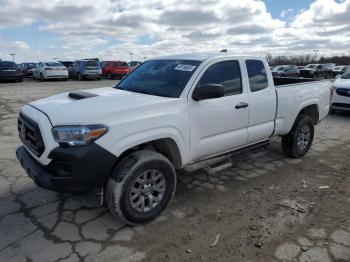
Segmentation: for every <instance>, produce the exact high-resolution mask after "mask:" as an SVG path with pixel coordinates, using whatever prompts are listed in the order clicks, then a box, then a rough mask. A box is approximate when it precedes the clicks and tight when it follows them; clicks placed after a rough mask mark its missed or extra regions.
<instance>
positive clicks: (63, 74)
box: [33, 62, 68, 81]
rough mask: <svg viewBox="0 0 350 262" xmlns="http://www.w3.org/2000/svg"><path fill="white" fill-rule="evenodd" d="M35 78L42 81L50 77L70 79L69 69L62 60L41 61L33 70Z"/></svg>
mask: <svg viewBox="0 0 350 262" xmlns="http://www.w3.org/2000/svg"><path fill="white" fill-rule="evenodd" d="M33 78H35V79H39V80H41V81H44V80H48V79H62V80H67V79H68V70H67V68H66V67H65V66H64V65H63V64H61V63H60V62H39V63H37V64H36V66H35V69H34V71H33Z"/></svg>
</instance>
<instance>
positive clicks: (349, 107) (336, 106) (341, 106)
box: [331, 103, 350, 112]
mask: <svg viewBox="0 0 350 262" xmlns="http://www.w3.org/2000/svg"><path fill="white" fill-rule="evenodd" d="M331 109H333V110H339V111H346V112H350V104H348V103H332V104H331Z"/></svg>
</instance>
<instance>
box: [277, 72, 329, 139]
mask: <svg viewBox="0 0 350 262" xmlns="http://www.w3.org/2000/svg"><path fill="white" fill-rule="evenodd" d="M274 82H275V85H276V95H277V101H278V103H277V112H276V133H277V134H279V135H285V134H287V133H288V132H289V131H290V130H291V128H292V124H293V123H294V120H295V118H296V116H297V114H299V112H300V111H301V110H302V108H305V107H307V106H308V105H309V104H317V105H318V116H319V119H322V118H324V117H325V116H326V115H327V114H328V112H329V103H330V81H329V80H314V79H309V78H282V77H279V78H274ZM282 87H283V88H282Z"/></svg>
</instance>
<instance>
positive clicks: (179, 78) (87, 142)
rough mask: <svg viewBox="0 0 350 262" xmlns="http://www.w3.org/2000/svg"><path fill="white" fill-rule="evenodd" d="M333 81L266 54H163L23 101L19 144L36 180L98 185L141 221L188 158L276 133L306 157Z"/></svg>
mask: <svg viewBox="0 0 350 262" xmlns="http://www.w3.org/2000/svg"><path fill="white" fill-rule="evenodd" d="M331 91H332V89H331V85H330V83H329V81H326V80H323V81H316V80H314V79H296V78H280V77H279V78H276V79H275V80H274V79H273V77H272V75H271V72H270V69H269V66H268V63H267V61H266V60H265V59H263V58H260V57H253V56H231V55H228V54H214V55H208V54H185V55H177V56H168V57H160V58H155V59H151V60H149V61H146V62H145V63H143V64H142V65H140V66H139V67H137V68H136V69H135V70H134V71H132V73H130V74H129V75H127V76H126V77H125V78H123V79H122V80H121V81H120V82H119V83H118V84H117V85H116V86H114V87H106V88H97V89H91V90H84V91H76V92H67V93H62V94H58V95H54V96H52V97H49V98H44V99H41V100H38V101H35V102H31V103H28V104H26V105H24V107H23V108H22V109H21V111H20V114H19V117H18V130H19V137H20V139H21V141H22V143H23V145H22V146H20V147H19V148H18V149H17V151H16V154H17V158H18V160H19V162H20V163H21V165H22V166H23V168H24V169H25V170H26V172H27V173H28V175H29V176H30V177H31V178H32V180H33V181H34V182H35V183H36V184H37V185H38V186H40V187H43V188H46V189H49V190H54V191H57V192H70V193H74V194H86V193H89V192H90V193H92V192H99V194H100V195H101V196H102V197H101V199H102V200H103V201H104V202H105V203H106V204H107V206H108V208H109V210H110V211H111V213H112V214H113V215H115V216H117V217H119V218H121V219H122V220H123V221H125V222H126V223H128V224H131V225H133V224H142V223H146V222H149V221H151V220H152V219H154V218H155V217H157V216H158V215H159V214H160V213H162V212H163V211H164V209H165V208H166V207H167V206H168V204H169V202H170V201H171V199H172V197H173V195H174V193H175V188H176V181H177V180H176V170H179V169H182V168H184V167H186V166H188V165H190V164H193V163H195V162H199V161H203V160H205V159H209V158H212V157H215V156H218V155H221V154H226V153H229V152H232V151H239V150H243V149H244V150H247V149H249V148H252V147H254V148H255V147H256V146H259V145H266V143H267V142H268V140H269V139H270V138H271V137H273V136H280V137H281V140H282V148H283V151H284V153H285V154H286V155H287V156H289V157H293V158H301V157H303V156H304V155H305V154H306V153H307V152H308V151H309V149H310V147H311V144H312V141H313V137H314V126H315V125H317V124H318V123H319V121H321V120H322V119H323V118H324V117H326V116H327V114H328V112H329V103H330V93H331ZM101 203H102V201H101Z"/></svg>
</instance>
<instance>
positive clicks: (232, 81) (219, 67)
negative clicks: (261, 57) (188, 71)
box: [198, 61, 242, 96]
mask: <svg viewBox="0 0 350 262" xmlns="http://www.w3.org/2000/svg"><path fill="white" fill-rule="evenodd" d="M205 84H220V85H223V86H224V89H225V95H226V96H228V95H237V94H240V93H242V79H241V71H240V68H239V64H238V62H237V61H225V62H220V63H217V64H214V65H212V66H210V67H209V68H208V69H207V71H205V73H204V74H203V76H202V77H201V79H200V80H199V82H198V87H199V88H200V86H202V85H205Z"/></svg>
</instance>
